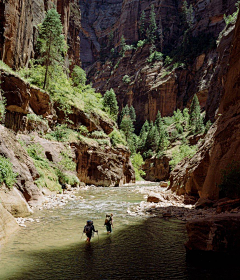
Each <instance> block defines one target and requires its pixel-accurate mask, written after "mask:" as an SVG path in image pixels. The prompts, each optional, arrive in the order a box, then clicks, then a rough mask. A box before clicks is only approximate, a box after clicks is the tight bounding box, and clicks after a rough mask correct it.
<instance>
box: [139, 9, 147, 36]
mask: <svg viewBox="0 0 240 280" xmlns="http://www.w3.org/2000/svg"><path fill="white" fill-rule="evenodd" d="M145 20H146V15H145V12H144V11H142V13H141V16H140V20H139V28H138V30H139V37H140V38H141V39H142V38H144V36H145Z"/></svg>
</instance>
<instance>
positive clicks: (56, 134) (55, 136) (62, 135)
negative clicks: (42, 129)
mask: <svg viewBox="0 0 240 280" xmlns="http://www.w3.org/2000/svg"><path fill="white" fill-rule="evenodd" d="M69 133H70V129H69V128H68V127H67V125H66V124H62V125H57V126H56V127H55V128H54V130H53V131H51V132H50V133H47V136H50V137H47V138H49V139H51V140H56V141H59V142H64V141H67V140H68V135H69Z"/></svg>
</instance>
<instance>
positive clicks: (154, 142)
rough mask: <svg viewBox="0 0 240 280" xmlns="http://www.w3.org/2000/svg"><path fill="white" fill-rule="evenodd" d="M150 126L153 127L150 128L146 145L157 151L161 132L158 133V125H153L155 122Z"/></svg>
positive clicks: (148, 148)
mask: <svg viewBox="0 0 240 280" xmlns="http://www.w3.org/2000/svg"><path fill="white" fill-rule="evenodd" d="M150 126H151V128H150V130H149V132H148V135H147V138H146V144H145V147H146V149H147V150H152V151H156V150H157V147H158V138H159V134H158V131H157V128H156V126H155V125H153V123H152V124H151V125H150Z"/></svg>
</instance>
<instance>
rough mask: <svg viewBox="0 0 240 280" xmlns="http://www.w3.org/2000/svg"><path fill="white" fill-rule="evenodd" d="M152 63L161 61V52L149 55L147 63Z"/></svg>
mask: <svg viewBox="0 0 240 280" xmlns="http://www.w3.org/2000/svg"><path fill="white" fill-rule="evenodd" d="M154 61H163V54H162V53H161V52H157V51H154V52H153V53H151V54H150V56H149V58H148V60H147V62H149V63H152V62H154Z"/></svg>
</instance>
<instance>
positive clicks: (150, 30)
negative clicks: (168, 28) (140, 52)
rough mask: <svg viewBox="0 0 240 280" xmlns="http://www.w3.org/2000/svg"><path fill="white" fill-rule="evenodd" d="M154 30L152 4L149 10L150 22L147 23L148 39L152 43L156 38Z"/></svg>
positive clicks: (155, 27) (155, 25)
mask: <svg viewBox="0 0 240 280" xmlns="http://www.w3.org/2000/svg"><path fill="white" fill-rule="evenodd" d="M156 31H157V24H156V14H155V10H154V5H153V4H152V5H151V12H150V23H149V28H148V30H147V34H148V40H149V42H150V43H152V44H154V42H155V40H156Z"/></svg>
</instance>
